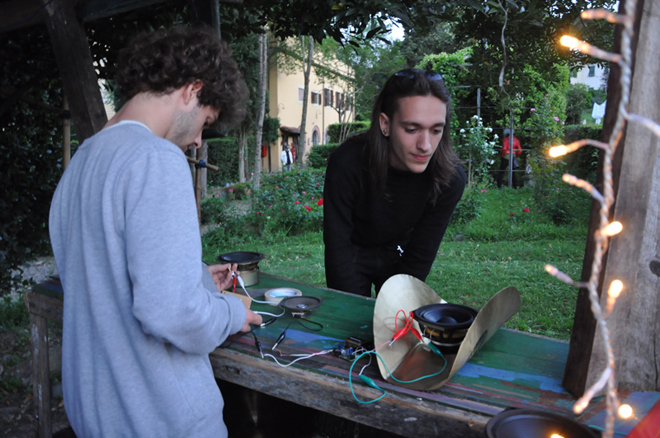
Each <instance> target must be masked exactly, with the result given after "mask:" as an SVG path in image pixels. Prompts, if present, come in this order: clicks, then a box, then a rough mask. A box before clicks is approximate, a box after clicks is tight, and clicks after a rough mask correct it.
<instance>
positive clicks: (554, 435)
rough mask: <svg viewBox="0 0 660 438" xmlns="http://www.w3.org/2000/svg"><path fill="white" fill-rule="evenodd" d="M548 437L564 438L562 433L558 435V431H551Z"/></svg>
mask: <svg viewBox="0 0 660 438" xmlns="http://www.w3.org/2000/svg"><path fill="white" fill-rule="evenodd" d="M550 438H564V437H563V436H562V435H559V434H558V433H553V434H552V435H551V436H550Z"/></svg>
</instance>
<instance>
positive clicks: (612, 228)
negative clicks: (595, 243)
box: [603, 221, 623, 236]
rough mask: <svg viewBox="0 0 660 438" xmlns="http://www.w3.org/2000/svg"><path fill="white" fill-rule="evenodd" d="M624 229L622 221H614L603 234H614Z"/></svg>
mask: <svg viewBox="0 0 660 438" xmlns="http://www.w3.org/2000/svg"><path fill="white" fill-rule="evenodd" d="M621 230H623V225H621V222H618V221H614V222H612V223H611V224H609V225H608V226H606V227H605V228H604V229H603V236H614V235H616V234H619V233H620V232H621Z"/></svg>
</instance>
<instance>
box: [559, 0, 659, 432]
mask: <svg viewBox="0 0 660 438" xmlns="http://www.w3.org/2000/svg"><path fill="white" fill-rule="evenodd" d="M636 8H637V1H636V0H628V1H626V14H625V15H621V14H614V13H612V12H610V11H606V10H604V9H592V10H589V11H584V12H583V13H582V14H581V17H582V18H583V19H587V20H591V19H605V20H607V21H609V22H610V23H620V24H623V29H622V32H621V54H615V53H609V52H606V51H604V50H601V49H599V48H597V47H594V46H592V45H590V44H588V43H586V42H584V41H580V40H578V39H577V38H574V37H572V36H569V35H565V36H563V37H562V38H561V39H560V43H561V44H562V45H563V46H566V47H568V48H570V49H574V50H578V51H579V52H581V53H585V54H587V55H590V56H593V57H596V58H600V59H603V60H607V61H611V62H614V63H617V64H619V66H620V78H619V83H620V86H621V98H620V100H619V103H618V108H617V113H616V120H615V122H614V127H613V129H612V133H611V135H610V138H609V142H608V143H601V142H597V143H594V142H593V141H592V142H590V141H589V140H580V141H578V142H575V143H571V144H570V145H561V146H557V147H554V148H551V149H550V150H549V155H550V156H552V157H559V156H562V155H565V154H568V153H571V152H573V151H575V150H577V149H579V148H580V147H582V146H585V145H587V144H588V145H591V146H595V147H598V148H600V149H603V150H604V151H605V152H604V157H603V189H602V190H603V193H602V194H601V193H600V192H599V191H598V190H596V189H595V188H594V187H593V186H592V185H591V184H589V183H588V182H586V181H583V180H581V179H579V178H576V177H574V176H572V175H568V174H566V175H563V176H562V179H563V180H564V182H566V183H568V184H571V185H574V186H576V187H579V188H582V189H583V190H585V191H587V192H589V193H590V194H591V196H592V197H593V198H594V199H596V200H597V201H598V202H599V203H600V214H599V216H600V225H599V229H598V231H597V232H596V238H595V242H594V243H595V250H594V256H593V261H592V265H591V272H590V276H589V281H588V282H587V283H586V289H587V291H588V296H589V301H590V304H591V312H592V313H593V315H594V318H595V319H596V326H597V329H598V330H599V333H600V334H601V336H602V341H603V342H602V345H603V348H604V350H605V354H606V358H607V360H606V367H605V369H604V370H603V371H602V373H601V375H600V378H599V379H598V380H597V381H596V383H594V384H593V385H591V386H590V387H589V388H587V390H586V391H585V392H584V395H583V396H582V397H580V398H579V399H578V401H577V402H576V403H575V405H574V406H573V411H574V412H575V413H576V414H580V413H581V412H583V411H584V409H585V408H586V407H587V406H588V405H589V403H590V401H591V399H592V398H593V397H595V396H596V395H597V394H598V393H599V392H600V391H601V390H602V389H605V401H606V417H605V428H604V431H603V438H612V437H613V434H614V417H615V412H617V411H618V414H619V416H620V417H622V418H629V417H630V416H632V414H633V411H632V408H631V407H630V406H629V405H621V406H619V399H618V396H617V390H616V385H615V378H614V368H615V360H614V352H613V350H612V344H611V342H610V336H609V329H608V326H607V321H606V317H607V316H608V315H609V314H610V313H611V312H612V309H613V308H614V305H615V302H616V300H617V298H618V297H619V296H620V295H621V292H622V291H623V283H622V282H621V281H620V280H614V281H612V283H611V284H610V287H609V290H608V296H607V312H606V313H603V311H602V309H601V306H600V296H599V294H598V285H599V279H600V274H601V270H602V267H603V266H602V261H603V254H604V253H605V251H606V249H607V245H608V238H609V237H611V236H614V235H616V234H618V233H620V232H621V231H622V230H623V226H622V225H621V223H620V222H616V221H615V222H611V223H610V208H611V207H612V205H613V204H614V189H613V180H612V158H613V156H614V153H615V151H616V148H617V146H618V143H619V140H620V139H621V137H622V135H621V132H622V130H623V127H624V125H625V122H626V120H628V121H631V122H634V123H639V124H641V125H642V126H644V127H646V128H648V129H650V130H651V131H652V132H653V133H654V134H655V135H656V136H658V137H659V142H658V147H659V148H660V124H657V123H656V122H654V121H653V120H651V119H648V118H646V117H643V116H639V115H635V114H628V112H627V108H628V106H629V103H630V86H631V77H632V70H631V67H630V62H631V59H632V49H631V40H632V35H633V17H634V16H635V10H636ZM546 271H547V272H548V273H550V274H552V275H554V276H555V277H557V278H558V279H560V280H562V281H565V282H567V281H566V278H565V277H568V276H566V275H565V274H563V273H561V271H559V270H558V269H557V268H555V267H553V266H551V265H546ZM562 274H563V275H562ZM569 280H570V278H569ZM571 281H572V280H571ZM569 284H571V283H569ZM573 284H576V285H578V284H579V283H575V282H573ZM551 438H557V437H555V436H554V435H553V436H552V437H551Z"/></svg>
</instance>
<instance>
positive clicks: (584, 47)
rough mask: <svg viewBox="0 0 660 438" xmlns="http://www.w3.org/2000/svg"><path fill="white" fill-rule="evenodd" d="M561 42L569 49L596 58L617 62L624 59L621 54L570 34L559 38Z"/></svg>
mask: <svg viewBox="0 0 660 438" xmlns="http://www.w3.org/2000/svg"><path fill="white" fill-rule="evenodd" d="M559 42H560V43H561V45H562V46H564V47H568V48H569V49H575V50H577V51H578V52H580V53H584V54H585V55H589V56H594V57H596V58H600V59H604V60H606V61H611V62H615V63H617V64H618V63H620V62H621V60H622V59H621V55H618V54H616V53H610V52H606V51H605V50H602V49H599V48H598V47H595V46H592V45H591V44H589V43H585V42H584V41H580V40H579V39H577V38H575V37H572V36H570V35H564V36H562V37H561V38H560V39H559Z"/></svg>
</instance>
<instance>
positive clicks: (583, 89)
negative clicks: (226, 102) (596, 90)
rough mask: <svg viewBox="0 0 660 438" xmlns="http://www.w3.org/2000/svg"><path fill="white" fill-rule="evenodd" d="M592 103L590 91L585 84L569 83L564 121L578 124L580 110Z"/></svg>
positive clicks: (586, 108)
mask: <svg viewBox="0 0 660 438" xmlns="http://www.w3.org/2000/svg"><path fill="white" fill-rule="evenodd" d="M592 105H593V100H592V95H591V91H590V89H589V86H588V85H586V84H571V85H569V87H568V91H567V92H566V123H571V124H578V123H580V122H581V121H582V120H581V119H582V112H583V111H584V110H588V109H591V107H592Z"/></svg>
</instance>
